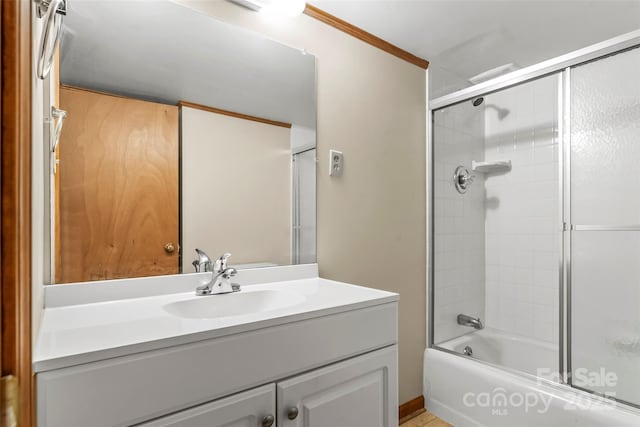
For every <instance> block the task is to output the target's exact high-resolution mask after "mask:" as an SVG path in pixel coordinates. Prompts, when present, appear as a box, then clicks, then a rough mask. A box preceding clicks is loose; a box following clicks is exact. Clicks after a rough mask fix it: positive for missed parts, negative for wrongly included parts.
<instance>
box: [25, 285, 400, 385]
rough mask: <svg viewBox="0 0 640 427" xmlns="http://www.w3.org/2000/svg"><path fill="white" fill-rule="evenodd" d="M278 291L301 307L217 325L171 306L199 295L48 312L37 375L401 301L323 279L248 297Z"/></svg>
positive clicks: (156, 297) (251, 287) (250, 287)
mask: <svg viewBox="0 0 640 427" xmlns="http://www.w3.org/2000/svg"><path fill="white" fill-rule="evenodd" d="M260 290H278V291H284V292H288V293H291V294H292V295H294V294H295V296H296V304H293V305H290V306H288V307H283V308H277V309H275V310H271V311H263V312H257V313H250V314H243V315H238V316H230V317H218V318H213V319H187V318H183V317H178V316H175V315H172V314H169V312H167V311H165V309H164V308H163V306H165V305H166V304H169V303H172V302H176V301H183V300H189V299H193V298H225V297H226V295H211V296H203V297H196V296H195V294H194V291H190V292H183V293H173V294H164V295H154V296H147V297H139V298H127V299H120V300H114V301H106V302H104V301H103V302H94V303H88V304H77V305H66V306H58V307H51V308H46V309H45V311H44V316H43V320H42V325H41V328H40V332H39V335H38V340H37V344H36V349H35V354H34V357H33V369H34V371H35V372H43V371H48V370H52V369H59V368H64V367H68V366H73V365H78V364H82V363H88V362H94V361H98V360H104V359H108V358H112V357H118V356H125V355H129V354H134V353H139V352H143V351H149V350H155V349H159V348H166V347H171V346H175V345H181V344H186V343H191V342H196V341H201V340H205V339H212V338H218V337H221V336H225V335H230V334H236V333H240V332H247V331H251V330H256V329H260V328H264V327H269V326H275V325H280V324H284V323H290V322H295V321H299V320H304V319H309V318H313V317H320V316H325V315H329V314H333V313H338V312H344V311H348V310H354V309H359V308H364V307H369V306H374V305H379V304H385V303H389V302H394V301H397V300H398V295H397V294H395V293H391V292H385V291H380V290H375V289H370V288H364V287H361V286H355V285H349V284H346V283H340V282H335V281H332V280H326V279H321V278H317V277H316V278H308V279H301V280H290V281H281V282H272V283H265V284H253V285H247V286H243V287H242V291H241V292H243V293H247V292H255V291H260Z"/></svg>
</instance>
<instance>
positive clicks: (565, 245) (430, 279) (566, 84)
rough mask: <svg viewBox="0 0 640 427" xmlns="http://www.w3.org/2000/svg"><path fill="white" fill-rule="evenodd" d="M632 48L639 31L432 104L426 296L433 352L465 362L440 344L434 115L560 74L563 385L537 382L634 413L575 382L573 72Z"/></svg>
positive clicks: (639, 38)
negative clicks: (437, 341) (436, 338)
mask: <svg viewBox="0 0 640 427" xmlns="http://www.w3.org/2000/svg"><path fill="white" fill-rule="evenodd" d="M633 48H640V30H636V31H632V32H630V33H626V34H623V35H620V36H618V37H614V38H611V39H609V40H605V41H603V42H600V43H597V44H594V45H591V46H588V47H586V48H583V49H580V50H577V51H574V52H571V53H568V54H566V55H562V56H559V57H557V58H553V59H550V60H548V61H544V62H541V63H538V64H535V65H532V66H530V67H526V68H523V69H521V70H518V71H514V72H512V73H509V74H505V75H503V76H500V77H497V78H495V79H492V80H489V81H486V82H483V83H479V84H477V85H474V86H471V87H468V88H465V89H462V90H459V91H456V92H453V93H451V94H449V95H445V96H441V97H439V98H436V99H434V100H432V101H430V102H429V105H428V113H427V114H428V116H427V127H428V128H427V150H426V153H427V156H426V167H427V173H426V180H427V182H426V188H427V197H426V200H427V227H426V230H427V236H426V237H427V238H426V241H427V248H426V249H427V270H428V272H427V295H428V313H427V319H426V320H427V323H428V325H427V326H428V327H427V346H428V348H433V349H437V350H440V351H445V352H447V353H451V354H454V355H457V356H460V357H462V355H461V354H460V353H457V352H455V351H452V350H449V349H446V348H443V347H440V346H438V345H437V344H435V342H434V336H435V322H434V314H435V286H434V285H435V271H434V267H435V250H434V247H435V246H434V245H435V238H434V237H435V217H434V204H435V191H434V182H435V176H434V169H435V167H434V166H435V158H434V147H433V143H434V120H435V115H434V113H435V112H436V111H437V110H440V109H442V108H445V107H450V106H453V105H455V104H460V103H462V102H467V101H470V100H472V99H473V98H476V97H478V96H486V95H488V94H491V93H493V92H497V91H500V90H504V89H508V88H511V87H514V86H518V85H520V84H524V83H528V82H530V81H533V80H536V79H540V78H543V77H547V76H551V75H553V74H558V75H559V87H558V144H559V150H558V153H559V159H558V160H559V186H560V188H559V190H560V193H559V201H560V206H561V208H560V216H561V219H560V220H561V223H562V238H561V242H562V243H561V245H562V247H561V250H560V257H559V259H558V275H559V278H560V280H559V289H558V292H559V307H558V309H559V310H558V311H559V316H560V319H559V328H560V330H559V339H558V346H559V351H558V357H559V365H558V369H559V374H560V375H561V381H560V382H559V383H558V382H551V381H548V380H545V379H541V378H539V377H536V380H538V381H544V382H548V383H549V384H552V385H556V386H558V385H559V386H566V387H568V388H570V389H571V390H580V391H583V392H587V393H589V394H592V395H595V396H599V397H606V398H608V399H612V400H614V401H616V402H619V403H622V404H625V405H628V406H630V407H633V408H637V409H640V404H637V403H631V402H626V401H624V400H620V399H616V398H612V397H608V396H603V395H602V394H601V393H598V392H595V391H593V390H588V389H584V388H582V387H578V386H576V385H574V384H572V381H571V372H572V366H571V232H572V230H571V212H570V209H571V188H570V183H571V179H570V178H571V155H570V152H571V147H570V144H569V142H570V140H571V139H570V138H571V128H570V119H571V115H570V114H571V110H570V108H571V99H570V94H571V92H570V89H571V88H570V84H571V69H572V68H573V67H575V66H578V65H582V64H585V63H588V62H592V61H596V60H600V59H603V58H605V57H607V56H610V55H614V54H617V53H621V52H623V51H626V50H630V49H633ZM474 361H475V362H478V363H482V364H486V365H489V366H493V367H498V368H500V369H503V370H506V371H510V372H512V373H516V374H518V375H525V376H531V375H529V374H525V373H523V372H520V371H517V370H514V369H510V368H507V367H503V366H500V365H496V364H493V363H489V362H485V361H482V360H478V359H474Z"/></svg>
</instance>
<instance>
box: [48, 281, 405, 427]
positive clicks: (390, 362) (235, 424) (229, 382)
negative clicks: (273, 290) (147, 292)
mask: <svg viewBox="0 0 640 427" xmlns="http://www.w3.org/2000/svg"><path fill="white" fill-rule="evenodd" d="M300 286H301V285H300ZM330 286H331V284H330V283H328V282H327V283H326V284H324V286H323V287H322V288H319V289H324V291H325V292H327V293H329V292H331V291H332V289H331V288H330ZM336 288H337V289H340V288H339V287H337V285H336ZM345 289H346V290H345V291H344V292H347V291H351V292H364V290H362V289H365V288H357V287H351V288H345ZM333 292H334V293H335V290H334V291H333ZM371 292H381V291H371ZM383 297H384V298H381V299H378V300H372V301H367V302H366V305H365V304H361V305H360V306H359V307H358V306H356V307H350V308H349V309H347V310H345V311H342V310H339V309H338V310H336V309H333V310H322V311H320V312H315V313H303V314H302V315H295V316H290V317H288V318H278V319H274V320H270V321H269V322H271V323H267V322H260V323H257V322H254V323H250V324H246V325H240V326H238V328H241V331H238V330H231V331H229V332H226V333H224V334H222V333H220V335H219V336H217V337H212V338H206V339H200V340H196V341H194V342H190V343H183V344H178V345H175V340H174V339H173V338H172V339H171V341H173V342H174V345H168V346H167V347H163V348H162V347H161V348H157V349H154V350H148V351H141V352H135V353H132V354H122V353H123V352H124V351H125V349H122V348H114V349H110V350H109V351H108V352H104V353H103V354H104V355H101V356H100V357H101V358H100V359H96V358H97V357H98V356H97V355H96V354H94V353H86V354H78V355H74V356H72V357H63V358H59V359H49V360H47V361H46V362H42V365H37V366H40V367H44V368H43V369H41V370H40V371H38V372H37V374H36V385H37V405H38V411H37V412H38V415H37V416H38V426H39V427H89V426H90V427H110V426H131V425H144V426H184V427H187V426H188V427H200V426H203V427H205V426H206V427H209V426H224V427H241V426H242V427H244V426H253V427H261V426H262V425H263V422H264V425H265V426H268V425H269V419H267V420H265V417H268V416H269V415H272V416H273V417H274V423H273V425H274V426H279V427H303V426H304V427H360V426H362V427H365V426H366V427H391V426H395V425H397V422H398V397H397V339H398V331H397V315H398V304H397V296H394V295H391V296H389V295H386V294H385V295H383ZM376 303H377V304H376ZM94 311H95V310H94ZM71 314H73V313H69V314H68V315H67V314H65V318H66V317H69V318H71ZM276 322H277V323H276ZM274 323H275V324H274ZM71 332H75V331H70V333H71ZM214 332H215V331H214ZM205 333H207V334H208V333H210V332H209V331H205ZM57 336H58V337H60V338H64V339H74V341H73V342H76V341H75V337H76V335H69V336H68V337H67V336H63V335H57ZM188 338H191V337H188ZM197 338H199V337H198V336H195V338H191V339H197ZM180 339H185V338H180ZM116 351H117V352H120V353H121V355H116V354H114V352H116ZM90 358H94V360H91V359H90ZM63 363H64V364H67V365H66V366H65V365H63ZM60 365H62V366H60ZM294 408H295V410H297V412H298V414H297V415H296V416H295V417H294V416H293V412H295V410H294ZM289 417H291V418H293V419H290V418H289ZM145 423H146V424H145Z"/></svg>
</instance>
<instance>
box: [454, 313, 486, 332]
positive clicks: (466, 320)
mask: <svg viewBox="0 0 640 427" xmlns="http://www.w3.org/2000/svg"><path fill="white" fill-rule="evenodd" d="M458 325H462V326H471V327H472V328H476V329H484V325H483V324H482V321H481V320H480V318H479V317H472V316H468V315H466V314H458Z"/></svg>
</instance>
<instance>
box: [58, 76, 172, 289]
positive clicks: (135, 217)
mask: <svg viewBox="0 0 640 427" xmlns="http://www.w3.org/2000/svg"><path fill="white" fill-rule="evenodd" d="M60 107H61V108H62V109H64V110H66V111H67V119H66V121H65V125H64V129H63V131H62V136H61V139H60V145H59V148H58V150H59V156H60V163H59V165H58V168H57V174H59V177H58V178H57V179H56V181H58V182H59V189H58V190H59V201H58V206H57V208H56V211H57V212H56V214H57V215H58V221H59V238H58V239H57V240H58V243H59V244H58V245H57V247H56V251H55V252H56V253H55V256H56V257H58V262H56V272H55V278H56V283H69V282H79V281H89V280H104V279H116V278H125V277H141V276H154V275H162V274H175V273H178V268H179V266H178V262H179V256H178V252H179V251H178V150H179V147H178V108H177V107H175V106H171V105H164V104H157V103H152V102H146V101H140V100H134V99H129V98H123V97H118V96H112V95H106V94H102V93H96V92H92V91H87V90H82V89H77V88H72V87H66V86H62V87H61V89H60ZM172 247H173V250H171V249H172Z"/></svg>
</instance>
